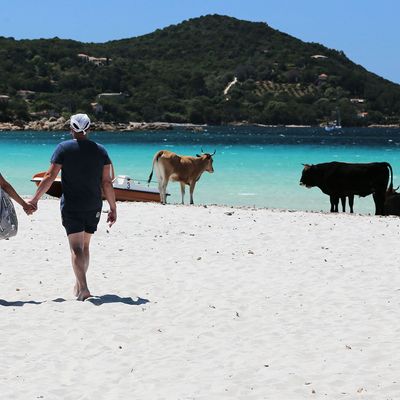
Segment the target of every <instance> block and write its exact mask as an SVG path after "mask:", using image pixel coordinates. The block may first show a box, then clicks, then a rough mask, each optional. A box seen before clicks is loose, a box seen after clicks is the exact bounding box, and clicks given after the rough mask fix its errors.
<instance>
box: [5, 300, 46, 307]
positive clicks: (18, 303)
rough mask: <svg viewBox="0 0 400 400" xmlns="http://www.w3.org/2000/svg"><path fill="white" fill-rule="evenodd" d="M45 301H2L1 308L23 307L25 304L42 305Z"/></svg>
mask: <svg viewBox="0 0 400 400" xmlns="http://www.w3.org/2000/svg"><path fill="white" fill-rule="evenodd" d="M42 303H43V301H33V300H31V301H18V300H17V301H7V300H3V299H0V306H3V307H23V306H24V305H25V304H42Z"/></svg>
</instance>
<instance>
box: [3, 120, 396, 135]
mask: <svg viewBox="0 0 400 400" xmlns="http://www.w3.org/2000/svg"><path fill="white" fill-rule="evenodd" d="M229 125H232V126H259V127H268V128H271V127H274V128H277V127H286V128H311V126H310V125H263V124H249V123H244V122H237V123H232V124H229ZM206 126H207V125H196V124H191V123H184V124H177V123H169V122H128V123H123V122H102V121H95V122H93V123H92V125H91V130H92V131H108V132H113V131H118V132H133V131H164V130H171V129H176V128H182V129H184V130H188V131H193V132H202V131H203V130H204V128H205V127H206ZM368 128H389V129H398V128H400V125H397V124H393V125H379V124H374V125H369V126H368ZM69 129H70V128H69V119H65V118H64V117H60V118H55V117H50V118H42V119H40V120H36V121H29V122H26V121H14V122H0V131H69Z"/></svg>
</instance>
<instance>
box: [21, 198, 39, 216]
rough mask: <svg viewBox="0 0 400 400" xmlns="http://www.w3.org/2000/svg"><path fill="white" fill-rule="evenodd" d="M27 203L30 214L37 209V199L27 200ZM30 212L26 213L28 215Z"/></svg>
mask: <svg viewBox="0 0 400 400" xmlns="http://www.w3.org/2000/svg"><path fill="white" fill-rule="evenodd" d="M27 205H28V207H29V209H30V210H31V213H30V214H32V213H34V212H35V211H37V209H38V205H37V201H35V200H33V199H31V200H28V202H27ZM24 210H25V208H24ZM30 214H28V215H30Z"/></svg>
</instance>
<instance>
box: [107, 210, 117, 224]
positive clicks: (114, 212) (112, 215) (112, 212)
mask: <svg viewBox="0 0 400 400" xmlns="http://www.w3.org/2000/svg"><path fill="white" fill-rule="evenodd" d="M116 220H117V210H110V211H109V212H108V216H107V223H108V226H109V227H110V228H111V227H112V226H113V225H114V224H115V221H116Z"/></svg>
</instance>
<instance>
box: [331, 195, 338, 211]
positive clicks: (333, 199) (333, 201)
mask: <svg viewBox="0 0 400 400" xmlns="http://www.w3.org/2000/svg"><path fill="white" fill-rule="evenodd" d="M329 200H330V202H331V212H338V211H339V210H338V207H339V197H336V196H329Z"/></svg>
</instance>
